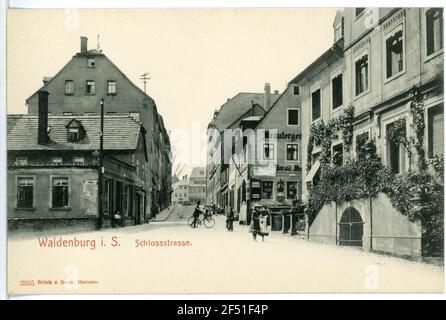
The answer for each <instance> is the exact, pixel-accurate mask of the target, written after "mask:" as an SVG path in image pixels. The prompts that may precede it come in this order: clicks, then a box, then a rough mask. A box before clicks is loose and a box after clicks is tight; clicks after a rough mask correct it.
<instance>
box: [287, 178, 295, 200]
mask: <svg viewBox="0 0 446 320" xmlns="http://www.w3.org/2000/svg"><path fill="white" fill-rule="evenodd" d="M286 195H287V196H286V197H287V199H296V198H297V181H287V183H286Z"/></svg>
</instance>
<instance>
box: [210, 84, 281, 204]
mask: <svg viewBox="0 0 446 320" xmlns="http://www.w3.org/2000/svg"><path fill="white" fill-rule="evenodd" d="M278 97H279V94H278V92H274V93H271V92H270V85H269V84H266V85H265V91H264V93H248V92H241V93H238V94H237V95H235V96H234V97H233V98H231V99H228V101H227V102H226V103H225V104H223V105H222V106H221V107H220V109H219V110H217V111H215V112H214V116H213V119H212V120H211V122H210V123H209V125H208V141H207V162H206V163H207V164H206V172H207V173H206V175H207V191H206V192H207V197H206V202H207V203H208V204H214V205H216V206H218V207H220V208H228V207H229V206H232V207H233V208H235V207H236V202H237V201H238V200H237V199H236V198H235V197H232V198H230V190H229V188H228V182H229V171H230V168H229V165H230V163H231V161H232V160H231V156H232V150H231V148H232V144H231V142H229V143H228V144H226V143H225V135H224V132H225V130H226V129H238V128H239V127H240V122H241V120H242V119H244V118H246V117H249V116H262V115H263V114H265V112H266V111H267V110H268V109H269V107H271V105H272V104H273V103H274V102H275V101H276V100H277V99H278ZM225 148H226V150H225ZM228 148H229V149H228ZM240 199H241V197H240Z"/></svg>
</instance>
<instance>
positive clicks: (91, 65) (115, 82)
mask: <svg viewBox="0 0 446 320" xmlns="http://www.w3.org/2000/svg"><path fill="white" fill-rule="evenodd" d="M39 90H45V91H47V92H49V95H50V101H49V105H48V111H49V112H50V114H52V115H55V114H60V115H72V114H96V115H97V114H99V112H100V101H101V99H104V102H105V114H108V115H114V114H122V113H126V114H130V115H131V116H132V117H133V118H135V119H136V120H137V121H140V122H141V123H142V125H143V126H144V128H145V130H146V131H147V148H148V153H149V154H148V160H147V162H145V163H144V164H143V166H144V168H143V170H144V173H145V179H144V183H145V184H146V187H145V190H146V195H145V197H144V198H143V199H142V200H141V201H143V203H144V208H145V210H146V215H147V216H148V217H151V216H153V215H155V214H156V213H157V212H159V211H160V210H162V209H164V208H165V207H167V206H168V205H169V203H170V194H171V191H172V187H171V181H170V177H171V171H172V169H171V161H170V150H171V147H170V141H169V136H168V134H167V131H166V129H165V127H164V123H163V119H162V117H161V115H159V114H158V110H157V106H156V103H155V101H154V100H153V99H152V98H151V97H149V96H148V95H147V94H146V93H144V92H143V91H142V90H141V89H139V88H138V87H137V86H136V85H135V84H133V83H132V82H131V81H130V80H129V79H128V78H127V76H126V75H125V74H124V73H123V72H122V71H121V70H120V69H118V67H117V66H116V65H115V64H114V63H113V62H112V61H111V60H110V59H109V58H108V57H107V56H106V55H105V54H104V53H102V51H98V50H96V49H92V50H88V48H87V38H85V37H81V46H80V52H78V53H76V54H75V55H74V56H73V57H72V59H71V60H70V61H69V62H68V63H67V64H66V65H65V66H64V67H63V68H62V69H61V70H59V71H58V72H57V73H56V75H54V76H53V77H44V79H43V86H42V87H41V88H40V89H39ZM26 103H27V105H28V113H29V114H37V109H38V94H37V92H35V93H34V94H32V95H31V96H30V97H29V98H28V99H27V100H26Z"/></svg>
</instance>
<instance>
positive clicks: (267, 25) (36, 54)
mask: <svg viewBox="0 0 446 320" xmlns="http://www.w3.org/2000/svg"><path fill="white" fill-rule="evenodd" d="M335 14H336V9H334V8H293V9H286V8H283V9H280V8H269V9H254V8H245V9H243V8H239V9H80V10H77V9H11V10H9V11H8V16H7V112H8V113H26V112H27V110H26V106H25V100H26V98H27V97H29V96H30V95H31V94H32V93H34V92H35V91H36V90H37V89H38V88H39V87H41V84H42V78H43V77H44V76H53V75H55V74H56V73H57V72H58V71H59V70H60V69H61V68H62V67H63V66H64V65H65V64H66V63H67V62H68V61H69V60H70V59H71V57H72V56H73V55H74V54H75V53H77V52H79V46H80V37H81V36H86V37H88V39H89V49H93V48H96V46H97V35H99V36H100V38H99V39H100V40H99V42H100V48H101V49H102V50H103V53H104V54H106V55H107V56H108V57H109V58H110V59H111V60H112V61H113V62H114V63H115V64H116V65H117V66H118V67H119V68H120V69H121V70H122V71H123V72H124V73H125V74H126V75H127V76H128V77H129V78H130V80H132V81H133V82H134V83H135V84H136V85H138V86H139V87H140V88H143V83H142V81H141V80H139V77H140V75H142V74H143V73H146V72H149V73H150V76H151V80H149V82H148V89H147V93H148V94H149V95H150V96H151V97H152V98H154V99H155V101H156V104H157V107H158V111H159V112H160V113H161V115H162V116H163V118H164V122H165V126H166V128H167V130H169V131H171V132H172V133H177V136H178V133H181V135H182V136H183V135H185V136H189V140H190V143H189V144H192V141H196V137H195V138H194V137H192V136H193V132H194V130H195V131H197V130H198V131H199V132H200V133H202V132H204V130H205V129H206V127H207V124H208V123H209V121H210V120H211V119H212V115H213V113H214V111H215V110H216V109H218V108H220V106H221V105H222V104H224V103H225V101H226V100H227V98H231V97H233V96H235V95H236V94H237V93H238V92H263V90H264V89H263V88H264V84H265V82H269V83H270V84H271V90H272V91H274V90H279V92H282V91H283V90H284V89H285V87H286V84H287V83H288V82H289V81H290V80H291V79H292V78H294V77H295V76H296V75H297V74H298V73H299V72H301V71H302V70H303V69H305V67H307V66H308V65H309V64H310V63H311V62H313V61H314V60H315V59H316V58H317V57H318V56H319V55H321V54H322V53H323V52H324V51H325V50H326V49H327V48H328V47H329V46H331V44H332V42H333V29H332V24H333V20H334V17H335ZM183 133H184V134H183ZM194 139H195V140H194ZM184 141H185V140H181V141H179V140H178V141H176V140H175V139H173V141H172V143H173V144H174V148H175V147H176V145H177V146H178V145H182V146H183V145H185V144H186V143H185V142H184ZM204 147H205V142H204V141H202V142H201V149H203V148H204ZM194 152H195V151H191V152H190V153H194ZM196 152H200V151H196ZM196 152H195V153H196ZM188 159H190V160H189V161H187V160H186V162H187V163H186V170H185V172H187V171H189V170H190V168H191V167H192V166H195V165H202V166H204V163H202V161H201V160H197V157H195V159H194V157H193V155H192V154H190V155H189V156H188ZM183 160H184V159H183Z"/></svg>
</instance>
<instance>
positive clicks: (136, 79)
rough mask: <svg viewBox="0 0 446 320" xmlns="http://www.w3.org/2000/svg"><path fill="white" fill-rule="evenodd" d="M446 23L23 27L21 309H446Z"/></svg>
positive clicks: (96, 13) (16, 41) (14, 221)
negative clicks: (337, 296) (179, 304)
mask: <svg viewBox="0 0 446 320" xmlns="http://www.w3.org/2000/svg"><path fill="white" fill-rule="evenodd" d="M443 14H444V10H443V8H441V7H422V8H421V7H420V8H415V7H406V8H364V7H346V8H219V9H216V8H213V9H211V8H208V9H206V8H200V9H198V8H195V9H193V8H188V9H180V8H171V9H161V8H159V9H154V8H153V9H14V8H10V9H8V11H7V48H6V49H7V61H6V66H7V84H6V88H7V137H6V138H7V190H6V193H7V206H6V211H7V212H6V219H7V229H8V234H7V290H8V294H10V295H22V294H89V293H442V292H443V291H444V263H443V261H444V260H443V257H444V207H443V202H444V178H443V168H444V158H443V154H444V111H443V110H444V81H443V80H444V79H443V77H444V16H443Z"/></svg>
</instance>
